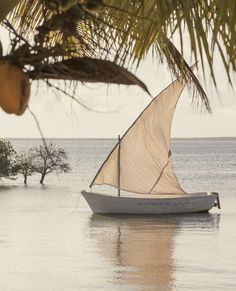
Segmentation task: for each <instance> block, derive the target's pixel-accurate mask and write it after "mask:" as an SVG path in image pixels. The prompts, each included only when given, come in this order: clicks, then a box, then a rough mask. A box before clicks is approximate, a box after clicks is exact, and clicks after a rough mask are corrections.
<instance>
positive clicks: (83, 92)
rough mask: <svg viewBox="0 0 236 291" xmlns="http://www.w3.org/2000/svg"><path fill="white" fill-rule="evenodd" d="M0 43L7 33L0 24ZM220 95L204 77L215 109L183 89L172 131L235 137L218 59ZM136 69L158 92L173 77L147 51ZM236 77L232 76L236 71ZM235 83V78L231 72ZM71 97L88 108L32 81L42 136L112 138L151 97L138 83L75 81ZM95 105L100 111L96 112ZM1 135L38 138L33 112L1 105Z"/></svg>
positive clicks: (233, 111) (234, 107)
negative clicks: (194, 100)
mask: <svg viewBox="0 0 236 291" xmlns="http://www.w3.org/2000/svg"><path fill="white" fill-rule="evenodd" d="M0 35H1V41H2V42H3V46H5V49H6V46H7V34H6V33H5V32H3V31H2V30H0ZM216 70H217V83H218V92H219V93H218V95H217V93H216V90H215V88H214V85H213V84H212V81H210V78H207V80H206V83H204V80H203V78H202V77H201V76H200V80H201V83H202V85H203V87H204V89H205V91H206V92H207V95H208V96H209V99H210V101H211V106H212V110H213V115H209V114H208V113H205V112H202V111H201V108H200V107H199V108H196V106H193V105H191V95H189V93H188V92H187V91H184V93H183V94H182V96H181V98H180V101H179V104H178V106H177V109H176V112H175V116H174V120H173V125H172V136H173V137H233V136H234V137H236V96H235V92H234V91H233V90H232V88H231V87H230V84H229V82H228V80H227V76H226V74H225V73H224V68H223V66H222V65H221V64H220V63H219V64H218V63H216ZM136 75H137V76H138V77H139V78H140V79H141V80H142V81H144V83H145V84H146V85H147V86H148V88H149V90H150V92H151V94H152V95H153V96H156V95H157V94H158V93H159V92H160V91H161V90H163V89H164V88H165V87H166V86H168V85H169V83H171V81H172V79H171V75H170V73H169V71H168V70H167V68H166V66H161V65H158V62H157V61H154V60H153V59H152V58H151V57H148V59H147V60H145V61H143V63H142V64H141V66H140V67H139V69H138V71H137V72H136ZM234 77H235V76H234ZM38 85H39V86H38ZM234 88H236V82H235V78H234ZM75 97H76V98H78V99H79V100H81V102H83V103H84V104H86V105H87V106H89V107H90V108H91V109H93V110H87V109H84V108H83V107H81V106H79V105H78V104H77V103H76V102H74V101H71V100H70V98H69V97H67V96H64V95H63V94H62V93H57V94H56V95H55V93H54V92H53V91H51V90H49V89H48V88H46V86H45V85H44V83H42V82H40V83H39V84H37V83H36V84H33V85H32V93H31V98H30V103H29V105H30V108H31V110H32V111H33V112H34V114H35V115H36V116H37V118H38V120H39V123H40V127H41V129H42V131H43V134H44V136H45V137H54V138H106V137H107V138H113V137H117V135H118V134H122V133H124V132H125V131H126V129H127V128H128V127H129V126H130V124H131V123H132V122H133V121H134V119H136V117H137V116H138V115H139V113H140V112H141V111H142V110H143V109H144V108H145V106H146V105H147V104H148V103H149V102H150V101H151V99H150V97H149V96H148V95H147V94H146V93H145V92H144V91H143V90H142V89H140V88H138V87H136V86H130V87H128V86H120V87H118V86H115V85H112V86H109V87H107V86H106V85H103V84H96V85H90V84H87V86H83V85H82V84H79V86H78V90H77V92H76V94H75ZM97 111H99V112H97ZM0 122H1V126H0V137H1V138H6V137H17V138H21V137H24V138H25V137H26V138H38V137H40V133H39V131H38V129H37V126H36V123H35V121H34V120H33V118H32V116H31V114H30V113H29V112H28V111H26V112H25V113H24V114H23V115H22V116H20V117H18V116H15V115H8V114H6V113H4V112H3V111H2V110H1V109H0Z"/></svg>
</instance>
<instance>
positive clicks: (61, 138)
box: [0, 136, 236, 140]
mask: <svg viewBox="0 0 236 291" xmlns="http://www.w3.org/2000/svg"><path fill="white" fill-rule="evenodd" d="M0 139H7V140H42V138H37V137H32V138H31V137H1V138H0ZM171 139H172V140H196V139H198V140H203V139H210V140H219V139H221V140H230V139H232V140H234V139H236V136H229V137H221V136H217V137H172V138H171ZM45 140H116V138H112V137H64V138H63V137H47V138H45Z"/></svg>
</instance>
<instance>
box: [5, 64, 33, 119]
mask: <svg viewBox="0 0 236 291" xmlns="http://www.w3.org/2000/svg"><path fill="white" fill-rule="evenodd" d="M29 96H30V83H29V77H28V75H27V74H26V73H24V72H23V71H22V70H21V69H20V68H19V67H17V66H14V65H12V64H9V63H8V62H7V61H1V62H0V106H1V107H2V109H3V110H4V111H5V112H7V113H15V114H16V115H21V114H23V113H24V111H25V109H26V107H27V105H28V101H29Z"/></svg>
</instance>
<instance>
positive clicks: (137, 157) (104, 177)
mask: <svg viewBox="0 0 236 291" xmlns="http://www.w3.org/2000/svg"><path fill="white" fill-rule="evenodd" d="M185 85H186V80H184V79H183V77H179V78H178V79H177V80H176V81H174V82H173V83H172V84H171V85H169V87H167V88H166V89H165V90H163V91H162V92H161V93H160V94H159V95H158V96H157V97H155V98H154V99H153V100H152V102H151V103H150V104H149V105H148V107H147V108H146V109H145V110H144V111H143V112H142V113H141V115H140V116H139V117H138V118H137V119H136V121H135V122H134V123H133V125H132V126H131V127H130V128H129V129H128V131H127V132H126V133H125V134H124V136H123V137H122V139H121V141H120V189H121V190H125V191H129V192H135V193H145V194H151V193H153V194H154V193H155V194H156V193H157V194H181V193H185V192H184V190H183V189H182V188H181V186H180V185H179V183H178V180H177V178H176V175H175V172H174V169H173V164H172V159H171V141H170V133H171V123H172V118H173V114H174V111H175V107H176V105H177V102H178V100H179V97H180V95H181V93H182V91H183V89H184V87H185ZM118 148H119V144H117V145H116V147H115V148H114V149H113V151H112V152H111V153H110V155H109V156H108V158H107V159H106V161H105V162H104V163H103V165H102V166H101V168H100V170H99V171H98V173H97V175H96V176H95V178H94V180H93V182H92V184H91V186H93V185H102V184H107V185H111V186H114V187H116V188H117V187H118V186H119V183H118Z"/></svg>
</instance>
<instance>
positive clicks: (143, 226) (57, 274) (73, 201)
mask: <svg viewBox="0 0 236 291" xmlns="http://www.w3.org/2000/svg"><path fill="white" fill-rule="evenodd" d="M10 141H11V142H12V144H13V145H14V148H15V149H16V150H17V151H18V152H20V151H21V150H28V149H29V148H31V147H33V146H38V145H40V144H41V143H42V141H41V140H39V139H10ZM51 141H52V142H53V143H56V144H57V145H58V146H60V147H62V148H64V149H65V151H66V152H67V154H68V161H69V163H70V165H71V168H72V170H71V172H70V173H66V174H56V173H53V174H50V175H48V176H46V178H45V184H44V185H40V184H39V180H40V177H39V175H37V174H36V175H33V176H32V177H29V180H28V185H27V186H25V185H24V184H23V178H22V177H19V178H18V179H16V180H4V179H2V181H1V182H0V290H1V291H77V290H86V291H87V290H88V291H89V290H102V291H103V290H104V291H106V290H109V291H110V290H111V291H113V290H125V291H126V290H160V291H166V290H180V291H183V290H186V291H189V290H201V291H208V290H209V291H210V290H220V291H221V290H236V139H235V138H213V139H212V138H208V139H174V140H173V142H172V156H173V161H174V167H175V170H176V174H177V176H178V179H179V181H180V183H181V185H182V186H183V188H184V189H185V190H186V191H189V192H198V191H209V192H211V191H216V192H219V194H220V201H221V209H217V208H214V209H212V210H211V211H210V212H209V213H200V214H189V215H161V216H152V215H149V216H138V215H123V216H119V215H107V216H106V215H95V214H93V213H92V212H91V210H90V209H89V207H88V205H87V203H86V201H85V200H84V199H83V197H82V196H81V194H80V191H81V190H82V189H88V188H89V184H90V182H91V181H92V179H93V177H94V175H95V174H96V172H97V170H98V169H99V167H100V165H101V164H102V162H103V161H104V159H105V158H106V156H107V155H108V154H109V152H110V151H111V149H112V147H113V146H114V145H115V143H116V140H113V139H53V140H51Z"/></svg>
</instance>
